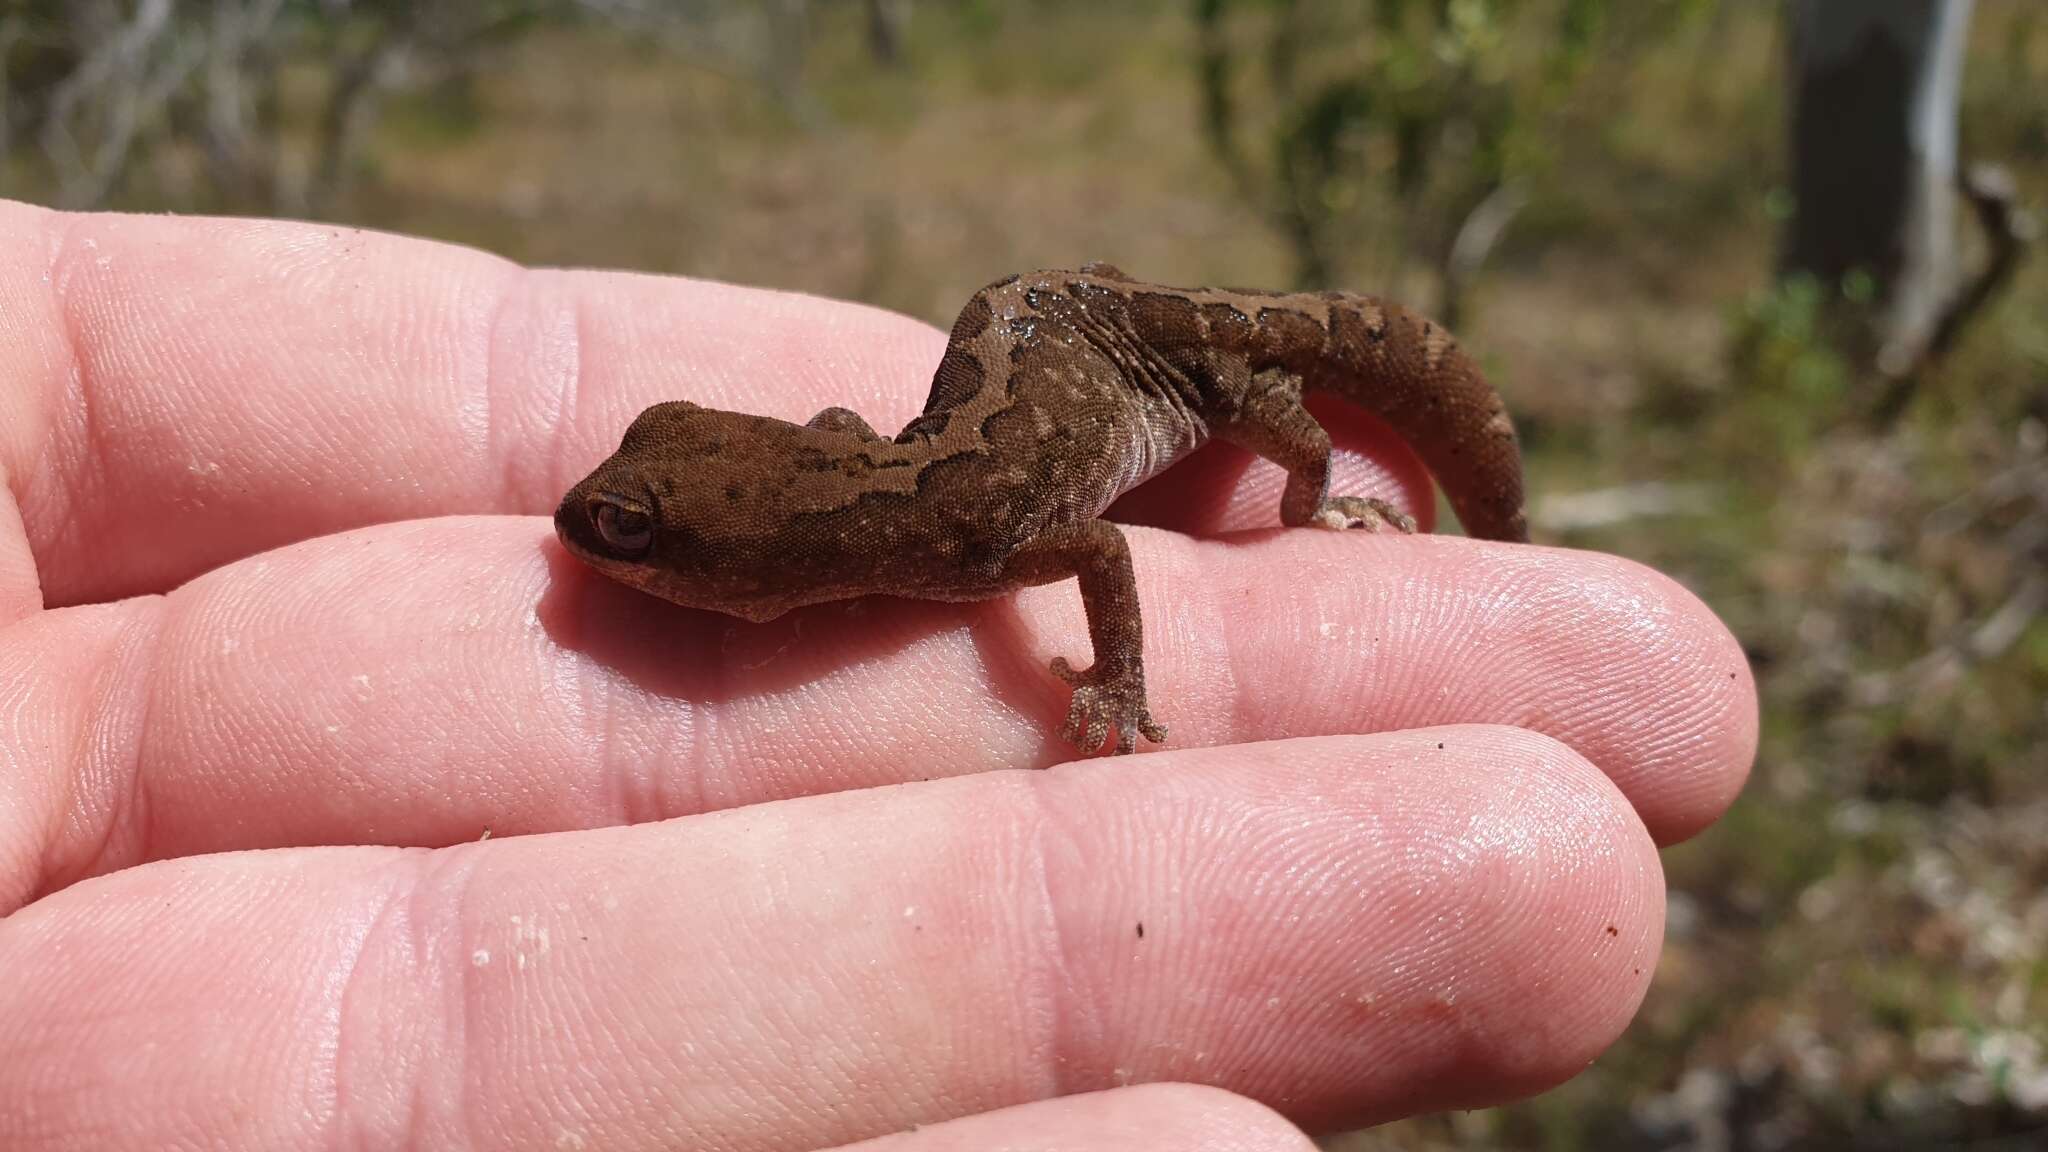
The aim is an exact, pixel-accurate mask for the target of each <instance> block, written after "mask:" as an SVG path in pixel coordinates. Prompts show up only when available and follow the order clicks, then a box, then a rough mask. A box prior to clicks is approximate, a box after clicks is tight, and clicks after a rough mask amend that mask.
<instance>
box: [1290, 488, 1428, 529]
mask: <svg viewBox="0 0 2048 1152" xmlns="http://www.w3.org/2000/svg"><path fill="white" fill-rule="evenodd" d="M1314 523H1315V525H1316V526H1317V527H1319V528H1332V529H1336V530H1338V531H1342V530H1344V529H1347V528H1362V529H1364V530H1365V531H1367V532H1378V531H1380V530H1381V529H1382V528H1391V529H1393V530H1394V531H1396V532H1401V533H1404V534H1410V533H1413V532H1415V531H1416V528H1417V525H1416V523H1415V517H1413V516H1410V515H1408V514H1407V513H1406V512H1403V511H1401V510H1400V509H1399V508H1396V507H1394V506H1393V505H1392V504H1390V503H1388V502H1387V501H1385V500H1381V499H1379V498H1378V497H1376V496H1333V497H1331V498H1330V499H1328V500H1325V501H1324V502H1323V507H1322V509H1321V510H1320V511H1319V512H1317V513H1316V516H1315V520H1314Z"/></svg>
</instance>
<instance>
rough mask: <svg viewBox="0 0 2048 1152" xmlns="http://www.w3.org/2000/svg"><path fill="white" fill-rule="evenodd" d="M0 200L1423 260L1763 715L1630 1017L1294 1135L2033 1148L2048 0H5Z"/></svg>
mask: <svg viewBox="0 0 2048 1152" xmlns="http://www.w3.org/2000/svg"><path fill="white" fill-rule="evenodd" d="M0 194H4V195H7V196H10V197H16V198H20V199H26V200H31V201H36V202H40V203H46V204H53V205H60V206H65V207H76V208H118V209H131V210H147V211H163V210H169V211H177V212H208V213H251V214H266V215H289V216H301V217H311V218H318V219H324V220H334V221H345V222H348V223H352V224H361V225H367V226H373V227H378V228H386V229H393V230H397V231H403V232H409V233H416V234H419V235H424V236H432V237H438V238H442V239H446V240H452V241H458V242H461V243H466V244H473V245H477V246H479V247H482V248H486V249H489V250H491V251H494V252H498V253H501V254H503V255H505V256H508V257H511V258H513V259H516V260H521V261H526V262H534V263H548V264H574V265H596V266H611V267H622V268H638V269H645V270H648V271H655V272H675V273H686V274H689V275H694V276H706V277H715V278H720V279H726V280H732V281H737V282H741V283H746V284H756V285H768V286H776V287H785V288H794V289H803V290H808V291H813V292H819V293H824V294H828V295H832V296H839V297H847V298H853V299H859V300H865V301H869V302H872V303H875V304H879V305H883V306H886V307H889V308H894V309H899V310H901V311H904V312H908V313H910V314H913V315H916V316H920V317H923V318H925V319H927V320H930V321H932V322H933V323H936V324H940V325H945V324H947V323H949V322H950V320H951V317H952V313H953V311H954V310H955V309H956V308H958V306H959V305H960V304H961V303H962V302H963V301H964V300H965V299H966V297H967V296H968V295H969V294H970V293H971V292H972V291H974V290H975V289H976V288H978V287H980V286H981V285H982V284H983V283H985V282H987V281H989V280H991V279H994V278H996V277H998V276H1000V275H1004V274H1007V273H1009V272H1013V271H1018V270H1023V269H1028V268H1034V267H1044V266H1054V265H1073V264H1077V263H1079V262H1081V261H1084V260H1090V259H1095V260H1109V261H1112V262H1114V263H1117V264H1120V265H1122V266H1123V267H1125V268H1126V269H1128V270H1130V271H1131V272H1133V273H1135V274H1138V275H1140V276H1141V277H1144V278H1147V279H1153V280H1158V281H1162V282H1165V283H1174V284H1202V283H1221V284H1240V285H1249V286H1260V287H1286V286H1312V287H1324V286H1328V287H1343V288H1348V289H1354V290H1361V291H1373V292H1380V293H1385V294H1389V295H1393V296H1397V297H1400V298H1402V299H1404V300H1407V301H1409V302H1412V303H1414V304H1417V305H1419V306H1421V307H1423V308H1425V309H1429V310H1432V311H1434V312H1436V313H1437V314H1438V315H1439V316H1440V317H1441V318H1444V319H1446V320H1447V321H1449V322H1451V323H1452V324H1454V325H1455V326H1456V327H1457V329H1458V331H1459V332H1460V334H1461V337H1462V340H1463V343H1465V344H1466V345H1467V346H1468V347H1470V348H1472V349H1474V350H1476V351H1478V352H1479V353H1480V354H1481V355H1482V356H1483V358H1484V360H1485V362H1486V364H1487V365H1488V367H1489V369H1490V371H1491V373H1492V374H1493V377H1494V379H1495V380H1496V382H1497V383H1498V384H1499V386H1500V388H1501V390H1502V391H1503V392H1504V393H1506V395H1507V396H1508V398H1509V402H1510V405H1511V406H1512V408H1513V409H1514V411H1515V412H1516V413H1517V415H1518V418H1519V421H1520V423H1521V426H1522V428H1523V430H1524V434H1525V437H1526V443H1527V446H1528V450H1529V453H1530V468H1531V472H1532V485H1533V489H1534V491H1535V493H1536V494H1537V504H1536V509H1535V526H1536V532H1537V533H1538V536H1539V539H1541V540H1544V541H1546V542H1550V543H1558V544H1566V545H1572V546H1579V547H1587V548H1597V549H1602V550H1607V551H1612V552H1617V553H1621V554H1624V555H1627V556H1631V557H1635V558H1637V559H1639V560H1642V561H1644V562H1646V563H1649V564H1652V565H1655V566H1657V567H1660V568H1662V569H1664V570H1665V571H1667V572H1670V573H1672V574H1673V575H1675V576H1676V577H1678V578H1679V579H1680V580H1682V581H1684V582H1685V583H1686V584H1687V585H1689V586H1690V587H1691V588H1693V589H1694V590H1695V591H1696V592H1698V593H1699V594H1700V595H1701V596H1702V597H1704V598H1705V599H1706V600H1707V601H1708V602H1709V603H1710V604H1712V605H1713V606H1714V607H1715V609H1716V610H1718V611H1719V612H1720V613H1721V615H1722V616H1723V617H1724V618H1725V619H1726V620H1727V621H1728V623H1729V624H1730V626H1731V627H1733V628H1734V630H1735V632H1736V634H1737V635H1738V636H1740V637H1741V638H1742V639H1743V642H1744V644H1745V646H1746V647H1747V649H1748V652H1749V655H1750V658H1751V660H1752V661H1753V663H1754V666H1755V668H1756V671H1757V674H1758V678H1759V682H1760V685H1761V688H1762V692H1763V709H1764V716H1763V746H1762V750H1761V753H1760V756H1759V760H1758V764H1757V772H1756V775H1755V777H1754V778H1753V779H1752V781H1751V784H1750V786H1749V788H1748V791H1747V792H1746V794H1745V795H1744V797H1743V798H1742V800H1741V801H1740V803H1739V804H1738V805H1737V807H1736V808H1735V810H1734V812H1733V813H1732V814H1731V815H1730V816H1729V817H1728V819H1726V820H1724V821H1723V822H1722V823H1721V824H1720V825H1718V826H1716V827H1715V828H1714V829H1712V830H1711V831H1709V832H1708V833H1707V834H1705V835H1703V836H1702V837H1700V838H1699V839H1698V840H1696V841H1694V842H1693V843H1690V844H1686V845H1683V846H1681V847H1678V848H1675V849H1672V850H1670V851H1669V852H1667V853H1666V854H1665V861H1666V866H1667V868H1668V870H1669V873H1670V879H1671V884H1672V896H1671V908H1670V924H1669V937H1668V942H1667V945H1666V949H1665V952H1664V957H1663V961H1662V964H1661V966H1660V967H1659V969H1658V972H1657V974H1656V981H1655V984H1654V986H1653V989H1652V991H1651V993H1650V996H1649V1000H1648V1002H1647V1003H1646V1005H1645V1006H1644V1008H1643V1011H1642V1014H1641V1016H1640V1017H1639V1018H1638V1020H1637V1021H1636V1022H1635V1024H1634V1026H1633V1027H1632V1028H1631V1029H1630V1031H1629V1032H1628V1034H1627V1036H1626V1038H1625V1039H1624V1040H1623V1041H1622V1042H1621V1044H1620V1045H1619V1046H1618V1047H1616V1048H1615V1049H1614V1050H1613V1051H1611V1052H1610V1053H1608V1054H1607V1055H1606V1056H1605V1057H1604V1058H1602V1059H1601V1060H1600V1061H1599V1062H1597V1063H1596V1064H1595V1065H1594V1066H1592V1067H1591V1068H1590V1069H1588V1070H1587V1071H1586V1072H1585V1073H1584V1074H1583V1075H1581V1076H1580V1077H1578V1078H1577V1079H1576V1080H1574V1081H1573V1082H1571V1083H1570V1084H1567V1085H1565V1086H1564V1087H1562V1088H1559V1089H1557V1090H1554V1091H1552V1092H1549V1093H1546V1094H1544V1095H1543V1096H1541V1097H1538V1098H1536V1099H1534V1100H1531V1101H1528V1102H1525V1103H1522V1104H1519V1105H1516V1106H1513V1107H1508V1108H1501V1109H1495V1110H1490V1111H1481V1112H1470V1113H1461V1114H1456V1115H1447V1116H1435V1117H1426V1118H1421V1119H1417V1120H1413V1121H1409V1122H1406V1123H1402V1124H1397V1125H1392V1126H1388V1127H1384V1128H1380V1129H1377V1130H1374V1131H1372V1132H1369V1133H1359V1134H1352V1135H1347V1136H1340V1137H1334V1138H1332V1139H1331V1140H1330V1141H1329V1142H1328V1143H1329V1145H1330V1146H1331V1147H1333V1148H1341V1149H1353V1150H1357V1149H1377V1148H1390V1149H1391V1148H1399V1149H1411V1148H1413V1149H1420V1148H1504V1149H1524V1148H1527V1149H1579V1148H1601V1149H1608V1148H1617V1149H1667V1148H1668V1149H1678V1148H1688V1149H1701V1150H1710V1149H1728V1150H1737V1149H1757V1150H1765V1149H1780V1148H1830V1147H1854V1148H1867V1149H1890V1148H1897V1149H1909V1148H1910V1149H1920V1148H1955V1149H1964V1148H1972V1149H1976V1148H1981V1149H2021V1148H2042V1147H2048V1048H2044V1045H2048V690H2044V689H2048V622H2044V618H2043V614H2042V609H2043V605H2044V603H2048V257H2043V256H2042V255H2040V254H2039V253H2038V252H2034V251H2033V249H2034V248H2037V247H2038V246H2037V245H2031V244H2030V240H2031V238H2032V236H2033V233H2034V231H2035V229H2034V224H2033V221H2034V217H2033V214H2032V213H2031V212H2030V210H2029V206H2030V205H2041V204H2043V203H2044V202H2048V3H2043V0H1976V2H1975V3H1974V4H1973V3H1970V2H1969V0H1790V2H1782V3H1781V2H1770V0H1128V2H1117V3H1108V2H1104V0H1087V2H1082V0H1030V2H1021V0H1020V2H1016V3H1000V2H997V0H754V2H745V0H731V2H728V3H714V2H708V0H706V2H692V0H580V2H579V0H481V2H476V3H455V2H440V0H426V2H422V3H411V4H407V3H396V2H384V0H183V2H180V0H71V2H65V0H0ZM2030 254H2031V256H2032V258H2031V259H2030V258H2029V257H2030Z"/></svg>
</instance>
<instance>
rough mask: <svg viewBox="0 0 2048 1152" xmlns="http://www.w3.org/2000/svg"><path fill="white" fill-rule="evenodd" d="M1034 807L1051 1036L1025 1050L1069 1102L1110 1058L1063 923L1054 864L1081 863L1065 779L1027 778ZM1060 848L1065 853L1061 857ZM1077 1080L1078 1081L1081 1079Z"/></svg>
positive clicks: (1031, 864)
mask: <svg viewBox="0 0 2048 1152" xmlns="http://www.w3.org/2000/svg"><path fill="white" fill-rule="evenodd" d="M1019 787H1020V789H1021V791H1022V792H1023V794H1024V795H1025V796H1027V797H1028V798H1029V801H1030V808H1031V810H1030V819H1031V827H1032V835H1031V837H1030V839H1029V843H1030V845H1031V850H1032V854H1031V858H1030V860H1029V861H1028V862H1027V863H1026V864H1025V867H1026V868H1027V869H1029V870H1030V871H1031V872H1033V873H1035V874H1036V875H1037V877H1038V885H1037V889H1038V894H1039V897H1040V899H1041V901H1042V904H1041V912H1040V916H1039V919H1040V920H1041V921H1042V923H1043V931H1042V933H1041V943H1040V944H1039V946H1038V947H1037V948H1036V949H1034V953H1033V954H1034V955H1035V956H1037V957H1039V960H1038V962H1037V963H1035V964H1033V966H1032V967H1033V970H1034V971H1035V972H1038V973H1040V974H1041V975H1040V977H1039V980H1040V981H1041V983H1042V985H1043V987H1044V991H1043V992H1042V993H1041V994H1040V995H1039V997H1038V1001H1039V1002H1040V1003H1043V1004H1045V1005H1047V1006H1048V1012H1047V1024H1048V1025H1049V1029H1050V1030H1049V1033H1048V1034H1047V1036H1046V1037H1045V1042H1044V1043H1043V1044H1026V1045H1025V1046H1024V1047H1025V1048H1026V1049H1027V1050H1031V1051H1039V1052H1042V1053H1043V1054H1044V1055H1043V1060H1044V1065H1045V1068H1044V1071H1045V1082H1046V1084H1047V1087H1048V1094H1049V1095H1052V1096H1066V1095H1069V1094H1071V1093H1073V1092H1076V1091H1081V1090H1085V1089H1087V1088H1090V1087H1094V1085H1093V1083H1092V1081H1091V1080H1090V1079H1089V1077H1090V1076H1092V1075H1093V1074H1094V1072H1095V1070H1096V1069H1097V1068H1098V1067H1099V1066H1100V1065H1102V1064H1103V1062H1104V1060H1105V1058H1106V1056H1107V1052H1106V1051H1105V1049H1104V1047H1103V1037H1104V1029H1103V1021H1104V1012H1103V1010H1102V1005H1101V1001H1100V998H1099V991H1098V993H1097V994H1095V995H1089V996H1086V997H1084V996H1083V995H1081V994H1080V992H1081V989H1080V984H1081V983H1082V981H1081V980H1080V979H1079V975H1078V967H1077V965H1076V963H1075V960H1074V957H1073V956H1072V955H1071V954H1070V952H1069V951H1068V942H1069V941H1070V940H1071V939H1072V933H1071V932H1070V931H1069V930H1068V929H1067V927H1066V926H1065V925H1064V924H1063V923H1062V922H1061V909H1062V908H1063V907H1065V906H1066V902H1065V901H1063V900H1062V899H1061V898H1060V896H1059V894H1058V893H1059V891H1060V890H1062V889H1064V888H1067V887H1070V885H1068V884H1067V883H1066V882H1064V881H1062V880H1061V879H1059V877H1058V876H1057V875H1055V872H1056V869H1057V868H1058V867H1059V866H1058V865H1057V864H1056V863H1055V861H1056V860H1057V859H1059V858H1060V857H1061V856H1062V855H1064V856H1065V857H1066V858H1070V859H1076V860H1078V858H1079V856H1080V853H1079V852H1078V851H1077V850H1076V849H1077V844H1078V840H1077V837H1076V836H1075V835H1074V833H1073V832H1071V831H1069V830H1068V828H1067V825H1066V821H1065V819H1064V818H1063V817H1062V815H1061V810H1063V809H1065V808H1066V807H1067V805H1065V804H1064V803H1061V802H1060V800H1058V799H1056V797H1057V796H1058V792H1057V791H1055V790H1056V789H1061V788H1063V787H1064V781H1063V779H1062V778H1061V777H1060V776H1059V775H1057V774H1054V773H1032V774H1029V775H1026V776H1024V777H1023V778H1022V783H1021V785H1020V786H1019ZM1055 846H1057V847H1058V848H1063V849H1065V851H1064V853H1061V852H1059V851H1056V848H1055ZM1077 1076H1078V1078H1077Z"/></svg>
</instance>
